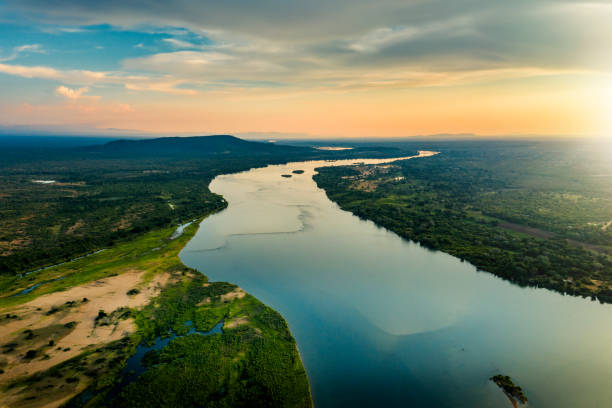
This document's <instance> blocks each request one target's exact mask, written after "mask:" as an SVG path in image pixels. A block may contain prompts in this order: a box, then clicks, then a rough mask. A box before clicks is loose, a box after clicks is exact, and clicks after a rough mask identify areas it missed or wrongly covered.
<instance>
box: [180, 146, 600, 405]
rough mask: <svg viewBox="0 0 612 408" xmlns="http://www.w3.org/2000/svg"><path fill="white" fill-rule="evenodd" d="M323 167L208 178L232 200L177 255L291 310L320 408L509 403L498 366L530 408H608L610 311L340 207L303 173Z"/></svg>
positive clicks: (313, 164) (290, 319)
mask: <svg viewBox="0 0 612 408" xmlns="http://www.w3.org/2000/svg"><path fill="white" fill-rule="evenodd" d="M415 160H427V158H418V159H415ZM345 163H346V162H345ZM332 164H333V163H329V162H308V163H290V164H288V165H280V166H270V167H266V168H261V169H254V170H251V171H248V172H244V173H239V174H233V175H224V176H219V177H217V178H216V179H215V180H214V181H213V182H212V184H211V190H212V191H214V192H216V193H218V194H222V195H223V196H224V197H225V198H226V199H227V201H228V202H229V207H228V208H227V209H226V210H225V211H223V212H221V213H219V214H216V215H213V216H211V217H209V218H207V219H206V220H205V221H204V222H203V223H202V224H201V226H200V230H199V231H198V233H197V234H196V236H195V237H194V238H193V239H192V240H191V241H190V242H189V244H188V245H187V247H186V248H185V249H184V251H183V252H182V253H181V258H182V260H183V261H184V262H185V264H187V265H189V266H192V267H195V268H198V269H199V270H201V271H202V272H203V273H204V274H206V275H207V276H209V277H210V279H211V280H222V281H228V282H232V283H236V284H238V285H240V286H241V287H242V288H244V289H245V290H246V291H248V292H250V293H251V294H253V295H255V296H256V297H258V298H259V299H260V300H262V301H263V302H265V303H266V304H268V305H270V306H271V307H273V308H274V309H276V310H278V311H279V312H280V313H281V314H282V315H283V316H284V317H285V318H286V319H287V321H288V322H289V325H290V327H291V330H292V332H293V334H294V336H295V338H296V340H297V344H298V348H299V350H300V353H301V355H302V359H303V361H304V365H305V366H306V370H307V372H308V376H309V378H310V382H311V386H312V391H313V397H314V400H315V406H317V407H348V406H351V405H352V406H372V407H408V406H411V407H495V408H499V407H505V406H508V407H509V406H510V405H509V401H508V400H507V398H506V397H505V396H504V394H503V393H502V392H501V391H500V390H499V389H498V388H497V387H496V386H495V385H494V384H493V383H492V382H491V381H489V380H488V378H489V377H491V376H492V375H495V374H498V373H502V374H507V375H510V376H511V377H512V378H513V379H514V380H515V382H516V383H517V384H519V385H521V386H522V387H523V389H524V391H525V393H526V395H527V397H528V398H529V406H531V407H555V408H559V407H568V408H569V407H571V408H574V407H602V408H608V407H612V306H610V305H600V304H598V303H596V302H592V301H589V300H584V299H580V298H574V297H569V296H562V295H560V294H556V293H553V292H550V291H547V290H543V289H532V288H531V289H529V288H527V289H525V288H520V287H518V286H514V285H512V284H510V283H508V282H505V281H503V280H501V279H498V278H497V277H495V276H493V275H491V274H488V273H485V272H478V271H477V270H476V268H474V267H473V266H472V265H470V264H468V263H464V262H461V261H460V260H458V259H456V258H454V257H452V256H450V255H447V254H444V253H442V252H435V251H430V250H427V249H424V248H422V247H420V246H419V245H417V244H414V243H412V242H408V241H405V240H403V239H401V238H399V237H398V236H397V235H395V234H393V233H391V232H389V231H387V230H385V229H382V228H379V227H377V226H375V225H374V224H373V223H371V222H368V221H362V220H360V219H358V218H357V217H355V216H353V215H351V214H350V213H347V212H344V211H342V210H340V209H339V207H338V206H337V205H336V204H334V203H332V202H330V201H329V199H328V198H327V197H326V195H325V193H324V192H323V191H322V190H320V189H319V188H317V186H316V184H315V183H314V181H313V180H312V176H313V174H314V169H315V168H316V167H320V166H323V165H332ZM297 169H301V170H305V173H304V174H301V175H297V174H294V175H293V177H291V178H283V177H281V174H290V173H291V171H292V170H297Z"/></svg>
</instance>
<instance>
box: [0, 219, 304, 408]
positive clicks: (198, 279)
mask: <svg viewBox="0 0 612 408" xmlns="http://www.w3.org/2000/svg"><path fill="white" fill-rule="evenodd" d="M196 229H197V225H196V224H193V225H191V226H189V227H187V228H186V229H185V231H184V233H183V235H181V236H180V237H178V238H175V239H171V236H172V234H173V231H174V228H165V229H160V230H156V231H152V232H149V233H146V234H143V235H142V236H141V237H138V238H136V239H132V240H130V241H128V242H125V243H119V244H117V245H116V246H114V247H113V248H111V249H109V250H107V251H104V252H102V253H99V254H96V255H93V256H90V257H87V258H83V259H81V260H78V261H73V262H68V263H66V264H64V265H61V266H58V267H55V268H51V269H47V270H43V271H40V272H37V273H36V274H32V275H28V276H27V277H26V278H23V279H15V280H13V281H11V283H10V285H9V284H7V285H5V287H4V288H3V292H4V293H6V292H8V293H9V294H14V293H17V292H18V290H19V289H22V288H23V287H24V286H25V285H31V284H32V283H38V282H48V283H46V284H44V285H42V286H39V287H37V288H36V289H35V290H33V291H32V292H30V293H28V294H27V295H23V296H17V297H11V296H10V295H8V296H7V295H5V296H3V297H0V307H1V308H2V309H3V314H2V316H3V319H4V320H3V321H0V328H1V327H2V326H1V325H2V324H4V322H5V321H6V322H11V321H13V319H17V320H19V319H21V318H22V316H21V315H19V316H18V315H12V314H6V313H4V311H6V310H14V309H11V307H14V306H16V305H20V304H23V303H24V302H28V301H29V300H32V299H34V298H36V297H38V296H41V295H43V294H49V293H54V292H57V291H62V290H65V289H67V288H70V287H74V286H78V285H82V284H85V283H88V282H92V281H99V280H100V279H103V278H105V277H112V276H115V275H119V274H123V273H131V272H133V271H138V270H140V271H144V272H145V277H146V279H147V280H151V279H154V277H155V276H158V275H160V274H169V275H170V279H169V281H168V283H167V284H166V286H165V287H164V288H163V290H162V291H161V292H160V294H159V295H158V296H157V297H155V298H153V299H152V301H151V302H150V303H149V304H148V305H146V306H145V307H144V308H134V309H127V308H124V307H121V308H119V309H117V310H100V312H99V313H98V315H97V316H96V317H95V320H96V325H113V324H115V323H117V320H121V319H127V318H133V319H134V321H135V323H136V327H137V331H136V332H135V333H133V334H131V335H129V336H127V337H124V338H123V339H121V340H118V341H115V342H112V343H109V344H103V345H92V346H91V347H89V348H88V349H86V350H84V351H83V352H82V353H80V354H79V355H77V356H76V357H74V358H72V359H70V360H67V361H65V362H63V363H61V364H58V365H55V366H53V367H51V368H50V369H47V370H45V371H42V372H38V373H35V374H34V375H30V376H26V377H22V378H18V379H16V380H15V381H12V382H11V383H9V384H5V385H3V386H2V388H0V395H2V393H8V394H11V395H16V396H17V397H18V399H17V400H16V402H15V405H13V404H11V405H10V406H20V407H22V406H43V405H45V404H47V403H49V402H51V401H57V400H61V399H65V398H66V397H72V398H71V399H70V401H69V402H68V403H67V406H69V407H82V406H87V407H102V406H104V407H106V406H120V407H141V406H150V407H177V406H181V407H195V406H212V407H224V406H226V407H234V406H270V407H309V406H312V401H311V396H310V390H309V385H308V379H307V376H306V372H305V370H304V367H303V366H302V363H301V360H300V357H299V354H298V351H297V348H296V345H295V341H294V340H293V338H292V336H291V333H290V332H289V328H288V327H287V323H286V322H285V321H284V319H283V318H282V317H281V316H280V315H279V314H278V313H277V312H275V311H274V310H272V309H270V308H269V307H267V306H265V305H263V304H262V303H261V302H259V301H258V300H257V299H255V298H253V297H252V296H250V295H248V294H245V293H244V292H243V291H242V290H240V289H239V288H237V287H236V286H235V285H232V284H229V283H224V282H208V280H207V278H206V277H205V276H204V275H202V274H201V273H200V272H198V271H195V270H193V269H191V268H187V267H186V266H185V265H183V264H182V263H181V262H180V260H179V258H178V252H179V251H180V250H181V248H182V247H183V246H184V245H185V244H186V242H188V241H189V239H191V237H192V236H193V234H194V233H195V231H196ZM57 276H62V277H64V279H62V280H59V281H53V278H54V277H57ZM24 280H27V283H26V282H23V281H24ZM138 293H139V290H138V288H132V289H130V290H129V291H128V294H132V295H135V294H138ZM86 301H87V300H86V299H78V300H76V301H75V302H69V303H70V304H67V305H64V306H61V307H60V309H66V310H59V309H58V311H56V312H54V313H68V316H69V313H70V310H71V309H70V308H71V307H73V305H72V303H74V307H78V306H79V304H80V303H82V302H86ZM13 313H15V312H13ZM20 314H21V313H20ZM5 315H6V316H5ZM220 321H222V322H223V324H224V327H223V331H222V332H221V333H217V334H212V335H209V336H204V335H202V334H199V333H193V334H187V331H188V326H187V325H186V323H187V322H192V324H193V326H194V328H195V329H196V330H198V331H200V332H205V331H208V330H210V329H211V328H212V327H213V326H214V325H215V324H217V323H219V322H220ZM78 324H80V322H73V324H71V325H69V326H70V327H68V326H66V327H61V329H62V330H64V331H70V330H72V329H73V328H74V326H76V325H78ZM45 330H47V329H45ZM39 331H40V330H35V331H34V332H32V331H28V330H26V331H24V334H23V336H21V337H20V338H19V344H14V345H11V347H13V348H18V349H19V350H21V349H23V350H25V349H28V348H32V345H33V344H34V343H31V342H33V341H36V338H39V337H41V336H44V333H42V332H40V333H39ZM170 334H176V335H179V336H182V337H177V338H175V339H173V340H172V341H170V343H169V344H168V345H167V346H166V347H164V348H161V349H160V350H158V351H155V352H150V353H147V354H146V355H145V359H144V365H145V366H146V371H145V372H144V373H143V374H142V375H140V376H138V377H137V378H136V379H135V381H130V382H126V381H124V379H125V377H126V375H129V373H126V371H125V370H126V369H125V365H126V361H127V360H128V358H130V356H132V355H133V354H134V352H135V351H136V347H137V345H138V344H146V343H150V342H152V341H153V340H155V339H156V338H159V337H167V336H169V335H170ZM54 349H55V344H53V343H52V342H49V343H48V344H47V343H45V344H44V345H43V346H41V347H40V349H32V351H33V353H31V354H32V356H31V357H28V358H33V359H34V358H35V359H39V358H41V359H45V358H46V357H47V356H46V355H47V354H48V353H56V352H57V353H61V352H62V351H61V350H59V351H55V350H54ZM19 350H16V351H15V352H19ZM3 351H4V352H11V353H12V352H13V350H9V349H6V347H5V348H3ZM0 368H3V365H2V364H0ZM7 369H8V368H7ZM0 380H1V378H0ZM15 393H16V394H15ZM75 394H78V395H75Z"/></svg>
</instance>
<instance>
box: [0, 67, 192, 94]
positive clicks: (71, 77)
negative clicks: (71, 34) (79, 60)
mask: <svg viewBox="0 0 612 408" xmlns="http://www.w3.org/2000/svg"><path fill="white" fill-rule="evenodd" d="M0 73H3V74H8V75H15V76H19V77H23V78H39V79H51V80H56V81H60V82H63V83H65V84H76V85H83V84H88V85H104V84H114V85H123V86H125V88H126V89H129V90H138V91H154V92H163V93H170V94H177V95H193V94H195V93H196V91H195V90H191V89H183V88H177V87H178V86H180V85H182V84H184V83H185V82H186V81H185V80H177V79H173V78H171V77H169V76H167V75H165V76H162V77H152V76H145V75H130V74H125V73H120V72H105V71H88V70H60V69H55V68H51V67H45V66H33V67H31V66H23V65H12V64H2V63H0ZM60 88H62V91H59V88H58V93H60V94H62V95H64V96H67V97H68V95H69V94H71V93H70V92H69V91H71V89H70V88H67V87H65V86H63V87H60ZM81 89H85V90H87V88H81ZM75 92H76V91H75ZM82 93H83V92H81V93H80V94H79V93H73V94H72V95H76V96H77V97H78V96H79V95H81V94H82Z"/></svg>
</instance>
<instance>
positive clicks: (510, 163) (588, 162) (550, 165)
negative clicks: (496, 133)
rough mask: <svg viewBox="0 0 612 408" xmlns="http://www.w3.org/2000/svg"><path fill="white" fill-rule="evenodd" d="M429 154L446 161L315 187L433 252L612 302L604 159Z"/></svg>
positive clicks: (332, 177) (485, 148) (518, 149)
mask: <svg viewBox="0 0 612 408" xmlns="http://www.w3.org/2000/svg"><path fill="white" fill-rule="evenodd" d="M551 147H553V149H551ZM428 149H429V150H436V151H439V152H440V154H438V155H436V156H434V157H428V158H426V159H413V160H407V161H400V162H396V163H394V164H393V165H392V166H352V167H326V168H321V169H318V172H319V174H317V175H316V176H315V180H316V182H317V183H318V185H319V186H320V187H321V188H323V189H325V191H326V192H327V195H328V196H329V197H330V199H332V200H333V201H336V202H337V203H338V204H339V205H340V206H341V207H342V208H343V209H345V210H347V211H351V212H352V213H354V214H355V215H357V216H359V217H361V218H364V219H369V220H373V221H374V222H376V223H377V224H379V225H381V226H384V227H386V228H388V229H390V230H392V231H394V232H395V233H397V234H398V235H400V236H402V237H404V238H406V239H410V240H413V241H415V242H418V243H420V244H421V245H423V246H425V247H427V248H431V249H436V250H441V251H444V252H447V253H449V254H452V255H454V256H456V257H458V258H460V259H462V260H465V261H468V262H470V263H472V264H474V265H475V266H476V267H478V268H479V269H481V270H484V271H487V272H491V273H493V274H495V275H497V276H500V277H502V278H504V279H507V280H509V281H511V282H514V283H517V284H519V285H529V286H539V287H545V288H548V289H552V290H555V291H558V292H561V293H567V294H571V295H579V296H585V297H592V298H593V299H598V300H599V301H601V302H612V257H611V255H612V228H608V227H607V226H608V223H609V221H610V220H612V190H611V189H610V185H609V183H607V180H608V179H607V178H604V177H597V175H601V174H611V173H612V172H611V170H610V163H609V162H608V161H607V159H606V157H605V155H599V154H597V152H594V151H588V150H584V151H581V150H580V149H576V148H575V146H557V145H554V144H552V143H535V142H532V143H527V142H525V143H520V142H513V143H512V142H508V143H494V142H489V143H486V142H456V143H446V144H438V145H432V146H430V147H428ZM594 175H595V176H594Z"/></svg>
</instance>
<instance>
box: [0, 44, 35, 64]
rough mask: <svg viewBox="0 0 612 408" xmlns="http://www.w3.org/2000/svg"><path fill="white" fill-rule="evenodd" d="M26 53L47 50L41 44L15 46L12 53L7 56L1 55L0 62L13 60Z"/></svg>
mask: <svg viewBox="0 0 612 408" xmlns="http://www.w3.org/2000/svg"><path fill="white" fill-rule="evenodd" d="M24 53H40V54H44V53H45V50H44V49H43V48H42V46H41V45H40V44H25V45H20V46H18V47H14V48H13V50H12V52H11V54H10V55H8V56H5V57H2V56H0V62H7V61H12V60H14V59H16V58H18V57H19V56H20V55H21V54H24Z"/></svg>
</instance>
